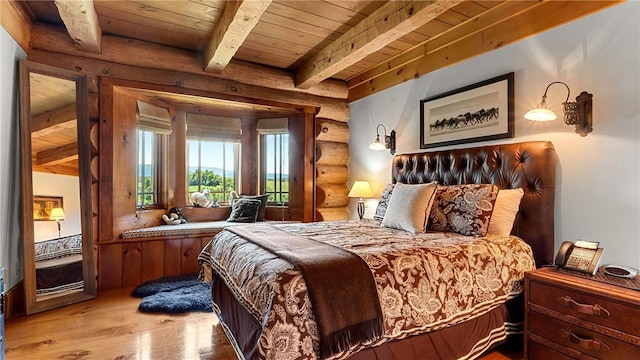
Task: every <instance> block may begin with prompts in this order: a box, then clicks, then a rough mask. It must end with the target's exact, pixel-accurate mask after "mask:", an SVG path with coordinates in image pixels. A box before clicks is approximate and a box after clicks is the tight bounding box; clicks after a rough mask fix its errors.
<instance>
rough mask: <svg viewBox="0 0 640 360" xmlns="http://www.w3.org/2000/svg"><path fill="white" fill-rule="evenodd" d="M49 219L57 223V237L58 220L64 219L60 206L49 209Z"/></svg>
mask: <svg viewBox="0 0 640 360" xmlns="http://www.w3.org/2000/svg"><path fill="white" fill-rule="evenodd" d="M49 220H55V221H56V224H58V238H60V221H63V220H64V210H62V208H53V209H51V214H49Z"/></svg>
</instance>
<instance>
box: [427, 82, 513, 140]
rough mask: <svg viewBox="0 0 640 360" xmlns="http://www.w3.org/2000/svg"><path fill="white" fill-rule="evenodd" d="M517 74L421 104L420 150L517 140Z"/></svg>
mask: <svg viewBox="0 0 640 360" xmlns="http://www.w3.org/2000/svg"><path fill="white" fill-rule="evenodd" d="M513 119H514V113H513V73H508V74H505V75H501V76H497V77H495V78H493V79H489V80H485V81H482V82H479V83H475V84H472V85H469V86H465V87H463V88H460V89H456V90H453V91H449V92H446V93H443V94H439V95H436V96H433V97H430V98H427V99H424V100H420V148H421V149H427V148H432V147H437V146H447V145H456V144H464V143H470V142H477V141H487V140H495V139H504V138H512V137H513Z"/></svg>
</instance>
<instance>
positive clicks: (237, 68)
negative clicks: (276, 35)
mask: <svg viewBox="0 0 640 360" xmlns="http://www.w3.org/2000/svg"><path fill="white" fill-rule="evenodd" d="M31 47H32V48H33V49H38V50H45V51H50V52H51V53H57V54H67V55H73V56H82V57H86V58H90V59H97V60H105V61H110V62H113V63H118V64H124V65H131V66H137V67H142V68H147V69H157V70H169V71H176V65H175V64H180V72H182V73H188V74H195V75H205V76H208V77H209V78H210V79H225V80H233V81H236V82H239V83H242V84H246V85H255V86H263V87H269V88H272V89H277V90H285V91H289V92H295V93H302V94H311V95H317V96H324V97H330V98H336V99H346V98H347V94H348V90H347V85H346V84H345V82H344V81H338V80H325V81H323V82H322V83H320V84H318V85H317V86H314V87H312V88H310V89H298V88H296V87H295V84H294V81H293V75H292V74H290V73H288V72H285V71H282V70H277V69H273V68H270V67H266V66H261V65H256V64H252V63H248V62H243V61H236V60H233V61H231V62H230V63H229V65H227V67H226V68H225V69H224V71H223V72H222V73H220V74H213V73H208V72H205V71H203V70H202V62H203V60H202V57H201V55H202V54H200V53H196V52H193V51H188V50H183V49H178V48H173V47H170V46H164V45H159V44H153V43H150V42H145V41H141V40H136V39H130V38H125V37H120V36H111V35H104V36H103V37H102V53H101V54H95V53H88V52H83V51H80V50H78V49H76V48H75V46H74V45H73V42H71V40H70V39H69V37H68V36H67V35H66V34H65V33H64V31H61V30H60V28H59V27H56V26H54V25H51V24H46V23H42V22H36V23H34V24H33V29H32V31H31ZM132 49H133V50H135V53H136V54H137V55H136V56H131V52H132ZM99 75H100V76H102V75H103V74H99ZM212 82H213V81H212Z"/></svg>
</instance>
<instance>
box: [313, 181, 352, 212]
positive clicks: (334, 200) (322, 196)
mask: <svg viewBox="0 0 640 360" xmlns="http://www.w3.org/2000/svg"><path fill="white" fill-rule="evenodd" d="M348 195H349V187H348V186H347V184H344V183H342V184H334V183H325V184H317V185H316V201H317V203H316V204H317V206H318V207H329V208H332V207H345V206H348V205H349V196H348Z"/></svg>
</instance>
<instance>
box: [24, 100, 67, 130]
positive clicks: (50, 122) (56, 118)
mask: <svg viewBox="0 0 640 360" xmlns="http://www.w3.org/2000/svg"><path fill="white" fill-rule="evenodd" d="M76 119H77V116H76V104H69V105H67V106H63V107H61V108H58V109H55V110H52V111H49V112H46V113H44V114H40V115H38V116H34V117H32V118H31V136H32V137H41V136H45V135H48V134H51V133H53V132H56V131H59V130H64V129H71V128H75V127H76Z"/></svg>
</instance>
